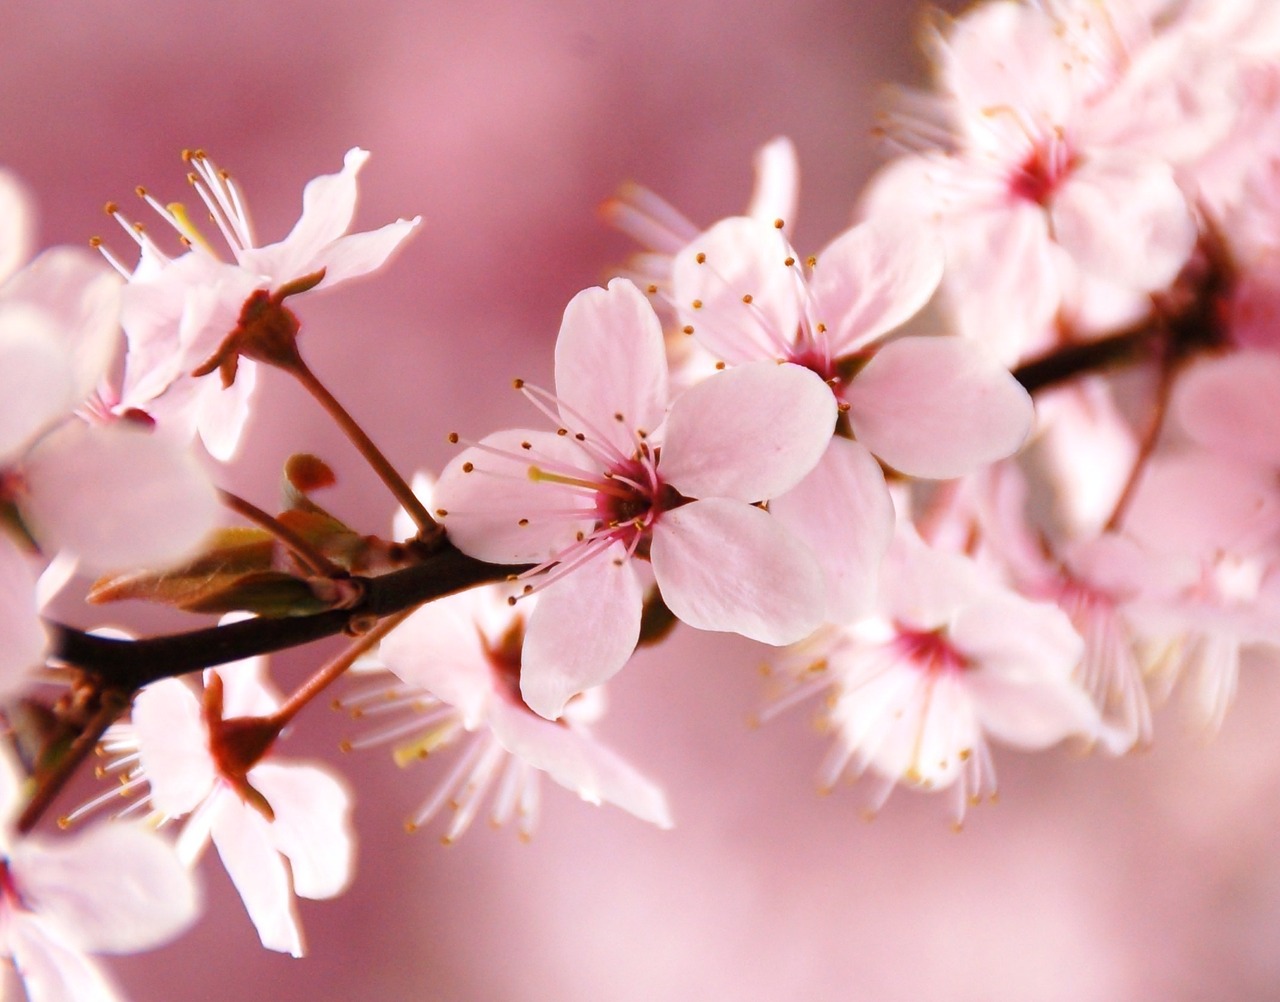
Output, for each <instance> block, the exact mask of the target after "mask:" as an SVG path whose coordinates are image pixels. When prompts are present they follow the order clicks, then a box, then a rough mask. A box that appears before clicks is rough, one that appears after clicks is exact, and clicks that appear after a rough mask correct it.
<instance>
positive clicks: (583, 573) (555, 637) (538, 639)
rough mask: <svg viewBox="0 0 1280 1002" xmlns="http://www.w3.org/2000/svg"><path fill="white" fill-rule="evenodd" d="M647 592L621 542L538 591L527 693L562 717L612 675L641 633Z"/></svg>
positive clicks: (528, 647)
mask: <svg viewBox="0 0 1280 1002" xmlns="http://www.w3.org/2000/svg"><path fill="white" fill-rule="evenodd" d="M643 605H644V595H643V593H642V591H641V588H640V580H639V578H637V576H636V572H635V568H633V567H632V566H631V561H630V560H629V559H627V557H626V554H625V550H624V549H623V546H622V544H621V543H617V542H615V543H613V544H612V545H610V547H609V548H608V549H607V550H606V551H605V552H604V553H603V554H601V555H599V556H597V557H595V558H594V559H592V560H589V561H588V562H587V563H585V564H584V565H583V566H581V567H578V568H576V569H575V570H573V571H570V572H569V573H567V574H565V576H564V577H563V578H561V579H560V580H559V581H556V582H555V583H554V584H550V585H547V587H546V588H544V589H542V591H541V592H539V594H538V605H537V607H536V608H535V609H534V610H533V615H531V616H530V617H529V628H528V630H527V631H526V633H525V638H524V649H523V652H522V655H521V671H520V695H521V696H522V697H523V698H524V701H525V703H526V704H527V705H528V707H529V708H530V709H531V710H533V711H534V712H535V713H538V714H541V715H542V716H544V717H546V718H547V719H548V720H555V719H556V718H557V717H559V716H560V714H561V713H562V712H563V710H564V704H565V703H567V702H568V701H569V699H570V698H571V697H573V696H574V695H576V694H577V693H579V692H582V690H584V689H589V688H590V687H591V686H593V685H599V684H600V683H601V682H605V681H607V680H608V679H610V678H612V677H613V675H614V674H616V673H617V671H618V670H619V669H620V668H621V667H622V666H623V665H624V664H626V663H627V659H628V658H629V657H631V652H632V651H634V650H635V646H636V641H637V640H638V639H639V638H640V612H641V608H642V607H643Z"/></svg>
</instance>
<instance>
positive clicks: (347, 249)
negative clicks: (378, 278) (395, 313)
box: [309, 216, 422, 289]
mask: <svg viewBox="0 0 1280 1002" xmlns="http://www.w3.org/2000/svg"><path fill="white" fill-rule="evenodd" d="M421 224H422V217H421V216H414V217H413V218H412V219H397V220H396V221H395V222H394V223H387V225H386V226H382V227H379V228H378V229H376V230H368V231H367V232H364V233H349V234H347V235H346V236H344V237H339V238H338V239H336V240H334V241H333V243H331V244H329V245H328V246H327V247H325V248H324V249H323V250H322V251H320V253H319V254H317V255H316V257H315V259H314V260H313V261H312V262H311V265H310V266H309V267H310V270H311V271H312V272H316V271H319V270H320V269H321V268H323V269H324V287H325V288H326V289H327V288H329V287H330V286H331V285H337V284H338V283H339V282H345V281H346V280H347V279H349V278H359V277H360V276H362V275H368V274H370V273H371V272H374V271H377V270H378V269H379V268H381V267H382V266H383V265H384V264H386V263H387V260H388V259H389V258H390V257H391V255H392V254H394V253H395V252H396V251H397V250H399V249H400V245H401V244H403V243H404V242H405V241H406V240H408V239H409V237H410V236H412V235H413V231H414V230H416V229H417V228H418V227H419V226H420V225H421Z"/></svg>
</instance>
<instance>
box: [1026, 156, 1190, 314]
mask: <svg viewBox="0 0 1280 1002" xmlns="http://www.w3.org/2000/svg"><path fill="white" fill-rule="evenodd" d="M1051 215H1052V219H1053V233H1054V237H1055V238H1056V239H1057V241H1058V243H1060V244H1061V245H1062V246H1063V247H1065V248H1066V249H1067V251H1068V252H1069V253H1070V254H1071V256H1072V257H1073V258H1074V259H1075V261H1076V263H1077V264H1078V265H1079V266H1080V267H1081V268H1082V269H1084V270H1086V271H1091V272H1095V273H1096V274H1098V275H1101V276H1102V277H1104V278H1106V279H1108V280H1110V281H1112V282H1117V283H1119V284H1122V285H1128V286H1131V287H1132V288H1135V289H1141V290H1143V291H1156V290H1159V289H1162V288H1164V287H1165V286H1167V285H1168V284H1169V283H1170V282H1172V281H1173V279H1174V278H1175V277H1176V276H1177V274H1178V271H1179V269H1181V267H1182V265H1183V264H1184V263H1185V262H1186V260H1187V258H1188V256H1190V254H1191V250H1192V248H1193V247H1194V246H1195V243H1196V236H1197V230H1196V222H1195V218H1194V217H1193V216H1192V213H1191V209H1190V207H1189V206H1188V205H1187V197H1186V195H1184V194H1183V192H1182V189H1181V188H1179V187H1178V184H1177V182H1176V181H1175V180H1174V175H1173V168H1172V167H1170V166H1169V165H1168V164H1166V163H1164V162H1163V161H1161V160H1157V159H1155V158H1154V157H1150V158H1148V157H1143V156H1138V155H1136V154H1128V155H1120V154H1118V153H1114V152H1113V153H1110V154H1108V155H1106V156H1105V157H1096V158H1094V159H1090V160H1088V161H1086V162H1085V163H1084V164H1083V165H1082V166H1081V167H1080V168H1079V169H1078V170H1076V171H1074V172H1073V173H1072V174H1071V175H1070V177H1069V178H1068V179H1067V181H1066V182H1065V183H1064V184H1063V185H1062V188H1061V190H1060V191H1059V192H1058V194H1057V196H1056V197H1055V198H1054V200H1053V205H1052V209H1051Z"/></svg>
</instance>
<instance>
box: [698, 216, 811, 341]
mask: <svg viewBox="0 0 1280 1002" xmlns="http://www.w3.org/2000/svg"><path fill="white" fill-rule="evenodd" d="M700 257H701V260H699V258H700ZM788 258H790V259H791V260H792V262H793V264H792V265H791V266H788V265H787V264H786V263H785V262H786V261H787V259H788ZM795 260H796V253H795V251H794V250H792V248H791V245H790V244H788V243H787V240H786V238H785V237H784V236H783V235H782V231H781V230H778V229H776V228H775V227H774V226H773V225H772V224H771V223H765V222H762V221H761V220H758V219H749V218H747V217H745V216H740V217H735V218H732V219H725V220H723V221H721V222H719V223H717V224H716V225H715V226H713V227H712V228H711V229H709V230H707V231H706V232H705V233H702V234H700V235H699V236H698V237H696V238H695V239H694V240H693V241H692V242H691V243H690V244H689V246H688V247H686V248H685V249H684V250H682V251H681V252H680V253H679V254H677V255H676V258H675V262H674V264H673V266H672V287H673V290H674V292H673V295H674V297H675V301H676V308H677V310H678V311H679V314H680V318H681V323H683V324H688V325H691V326H692V327H693V329H694V333H695V335H696V337H697V338H698V340H699V341H701V342H702V343H703V345H705V346H706V347H707V348H708V349H709V350H710V351H711V353H712V354H714V355H716V356H717V357H718V358H720V359H721V360H722V361H725V362H728V363H730V364H731V365H734V364H737V363H739V362H752V361H757V360H759V359H766V358H772V359H779V358H785V357H786V356H787V355H788V354H789V348H790V346H791V345H792V344H793V343H794V342H795V337H796V330H797V325H798V324H799V322H800V312H801V306H800V296H801V286H800V284H799V283H800V277H799V274H798V272H797V269H798V268H799V265H798V264H796V263H794V262H795ZM744 296H746V297H747V299H746V301H745V302H744V300H743V297H744ZM695 303H697V304H699V305H697V306H695V305H694V304H695Z"/></svg>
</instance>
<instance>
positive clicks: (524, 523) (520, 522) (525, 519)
mask: <svg viewBox="0 0 1280 1002" xmlns="http://www.w3.org/2000/svg"><path fill="white" fill-rule="evenodd" d="M528 524H529V520H528V519H527V518H522V519H520V521H519V522H517V523H516V525H518V526H521V527H522V528H523V527H524V526H526V525H528Z"/></svg>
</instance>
